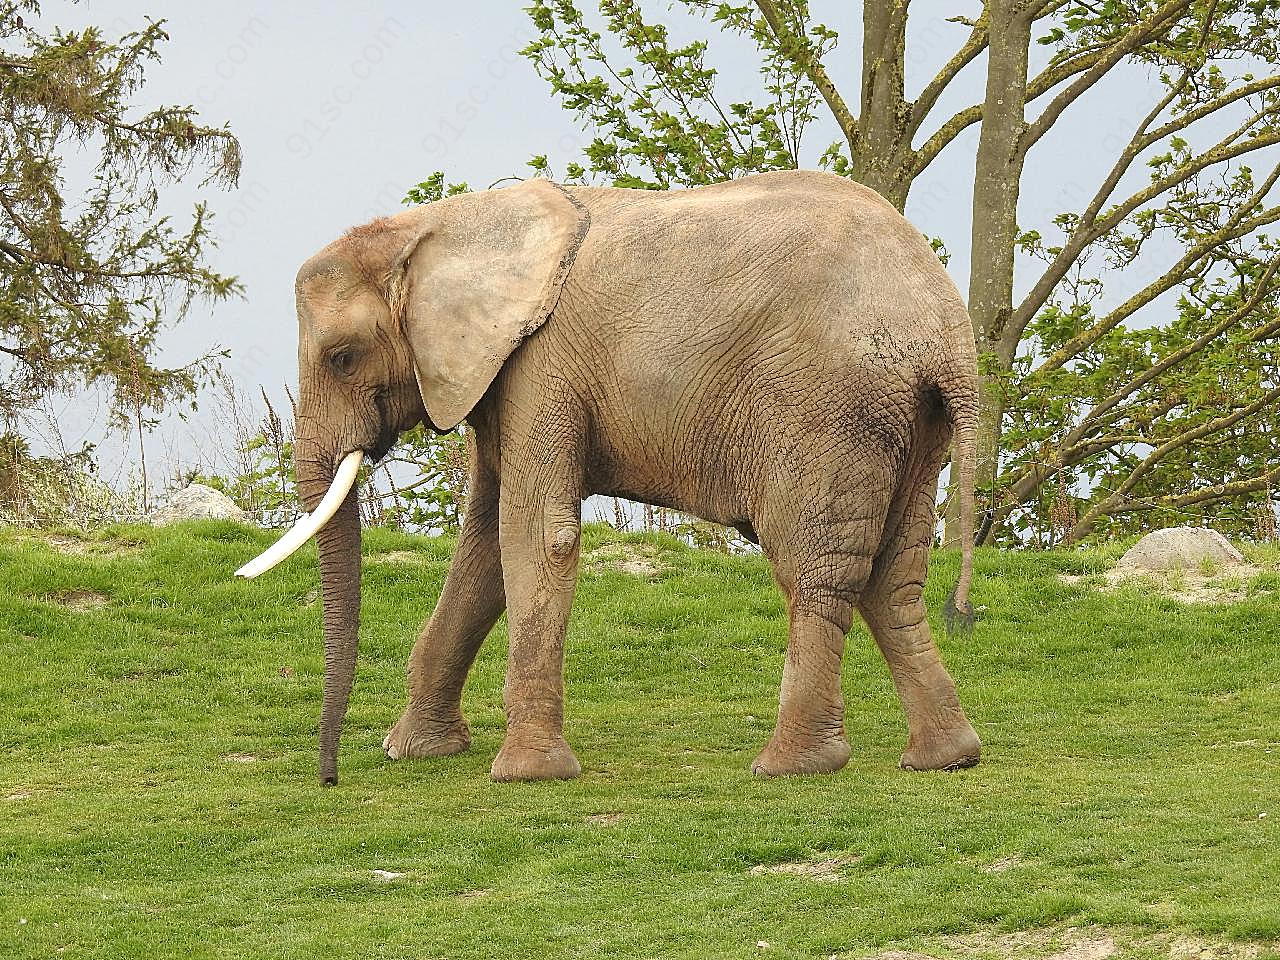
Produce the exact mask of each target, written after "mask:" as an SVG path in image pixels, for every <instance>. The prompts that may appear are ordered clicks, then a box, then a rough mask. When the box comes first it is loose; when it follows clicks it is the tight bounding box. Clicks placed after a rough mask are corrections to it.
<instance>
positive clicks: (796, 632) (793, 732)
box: [751, 577, 852, 777]
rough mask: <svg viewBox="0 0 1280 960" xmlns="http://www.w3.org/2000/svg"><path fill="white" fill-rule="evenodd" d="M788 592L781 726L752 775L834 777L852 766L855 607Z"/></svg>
mask: <svg viewBox="0 0 1280 960" xmlns="http://www.w3.org/2000/svg"><path fill="white" fill-rule="evenodd" d="M779 580H780V581H781V577H779ZM784 592H786V593H787V606H788V608H789V610H790V626H789V631H788V639H787V657H786V661H785V662H784V664H783V667H782V691H781V694H780V695H779V698H778V722H777V724H776V725H775V726H774V730H773V736H772V737H771V738H770V739H769V743H768V744H767V745H766V746H765V748H764V750H762V751H761V752H760V755H759V756H758V757H756V759H755V762H754V763H752V764H751V770H752V772H753V773H756V774H759V775H760V776H767V777H773V776H784V775H788V774H808V773H832V772H834V771H836V770H839V769H840V768H842V767H843V766H844V765H845V764H846V763H848V762H849V741H848V739H847V738H846V737H845V732H844V697H843V695H842V693H841V690H840V662H841V659H842V657H843V655H844V640H845V634H846V633H847V632H848V630H849V623H850V620H851V619H852V607H851V606H850V604H849V602H848V601H847V600H839V599H837V598H835V597H832V596H828V597H827V598H826V599H825V600H823V599H822V598H821V597H820V596H819V595H818V594H816V593H815V592H810V591H808V590H797V589H795V588H794V587H793V588H792V589H791V590H787V589H786V587H785V586H784Z"/></svg>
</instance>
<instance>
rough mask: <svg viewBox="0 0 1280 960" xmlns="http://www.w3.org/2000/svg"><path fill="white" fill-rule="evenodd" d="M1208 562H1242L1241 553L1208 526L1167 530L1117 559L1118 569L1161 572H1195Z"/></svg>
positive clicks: (1144, 539)
mask: <svg viewBox="0 0 1280 960" xmlns="http://www.w3.org/2000/svg"><path fill="white" fill-rule="evenodd" d="M1205 560H1209V561H1212V562H1215V563H1218V564H1222V565H1226V566H1235V565H1236V564H1242V563H1244V557H1242V556H1241V555H1240V551H1239V550H1237V549H1236V548H1235V547H1233V546H1232V545H1231V543H1230V542H1229V541H1228V540H1227V538H1226V537H1224V536H1223V535H1222V534H1220V533H1219V532H1218V531H1217V530H1210V529H1209V528H1208V527H1166V528H1165V529H1163V530H1155V531H1153V532H1151V533H1148V534H1147V535H1146V536H1145V537H1143V538H1142V539H1141V540H1139V541H1138V542H1137V543H1135V544H1134V545H1133V546H1132V547H1130V548H1129V550H1128V551H1127V552H1126V553H1125V555H1124V556H1123V557H1121V558H1120V564H1119V565H1120V566H1121V567H1128V568H1130V569H1135V570H1150V571H1159V572H1164V571H1168V570H1188V569H1190V570H1194V569H1195V568H1196V567H1198V566H1199V565H1200V564H1201V562H1203V561H1205Z"/></svg>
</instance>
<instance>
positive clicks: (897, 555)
mask: <svg viewBox="0 0 1280 960" xmlns="http://www.w3.org/2000/svg"><path fill="white" fill-rule="evenodd" d="M942 453H943V448H942V446H941V442H940V441H939V442H938V443H937V444H936V445H934V447H933V448H932V449H928V450H924V451H921V452H919V453H918V455H917V456H916V457H914V458H913V460H914V463H913V464H912V468H911V470H910V472H909V473H908V476H907V480H906V482H905V483H904V484H903V486H902V488H901V489H900V491H899V493H898V500H897V502H896V503H895V504H894V509H893V510H892V511H891V512H890V517H889V524H888V525H887V527H886V531H887V535H886V537H885V542H884V545H883V547H882V548H881V551H880V553H879V555H878V556H877V557H876V560H875V564H874V565H873V567H872V572H871V579H870V581H869V582H868V583H867V586H866V589H865V590H864V591H863V593H862V597H861V600H860V602H859V606H860V608H861V612H862V615H863V618H864V619H865V620H866V622H867V626H868V627H869V628H870V629H871V635H872V636H873V637H874V638H875V641H876V645H877V646H878V647H879V648H880V652H881V653H883V654H884V658H885V660H886V661H888V664H889V670H890V672H891V673H892V674H893V684H894V687H895V688H896V689H897V691H898V698H899V700H900V701H901V702H902V708H903V710H904V711H905V713H906V715H907V730H908V740H907V749H906V751H905V752H904V753H903V755H902V762H901V765H902V767H903V769H905V770H955V769H958V768H961V767H970V766H973V765H974V764H975V763H977V762H978V757H979V755H980V753H981V749H982V743H981V741H980V740H979V739H978V735H977V733H975V732H974V729H973V726H972V725H971V724H970V723H969V719H968V717H966V716H965V713H964V709H963V708H962V707H961V706H960V698H959V697H958V696H957V694H956V685H955V682H954V681H953V680H952V679H951V675H950V674H949V673H947V669H946V667H944V666H943V665H942V659H941V657H940V656H939V655H938V648H937V646H936V645H935V644H934V642H933V634H932V632H931V631H930V629H929V623H928V621H927V620H926V619H925V607H924V600H923V597H922V593H923V589H924V580H925V572H926V568H927V566H928V560H929V548H930V547H931V546H932V544H933V529H934V500H935V497H936V491H937V486H938V482H937V477H938V470H939V467H940V466H941V459H942Z"/></svg>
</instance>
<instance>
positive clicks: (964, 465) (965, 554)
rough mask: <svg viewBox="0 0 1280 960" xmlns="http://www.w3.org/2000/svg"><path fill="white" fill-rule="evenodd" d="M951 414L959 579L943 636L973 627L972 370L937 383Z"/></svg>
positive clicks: (974, 459) (975, 418) (974, 424)
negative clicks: (957, 518) (956, 502)
mask: <svg viewBox="0 0 1280 960" xmlns="http://www.w3.org/2000/svg"><path fill="white" fill-rule="evenodd" d="M940 388H941V392H942V397H943V401H944V403H945V404H946V407H947V412H948V414H949V415H950V417H951V433H952V446H951V481H952V496H954V497H956V498H957V500H958V502H959V506H960V579H959V580H958V581H957V582H956V588H955V590H954V591H953V592H952V594H951V598H950V599H949V600H948V601H947V605H946V607H945V608H943V619H944V621H945V623H946V627H947V635H948V636H954V635H955V634H957V633H969V632H971V631H972V630H973V604H972V603H971V602H970V600H969V589H970V587H972V586H973V540H974V470H975V464H976V462H977V458H978V395H977V390H976V383H975V382H974V377H973V374H972V372H970V373H969V374H968V375H966V376H963V377H957V378H955V379H954V380H952V381H951V382H949V383H947V382H944V383H943V384H941V385H940Z"/></svg>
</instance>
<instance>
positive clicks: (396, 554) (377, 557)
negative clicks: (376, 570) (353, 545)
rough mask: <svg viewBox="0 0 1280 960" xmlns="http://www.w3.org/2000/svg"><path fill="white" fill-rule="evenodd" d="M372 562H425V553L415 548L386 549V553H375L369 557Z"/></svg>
mask: <svg viewBox="0 0 1280 960" xmlns="http://www.w3.org/2000/svg"><path fill="white" fill-rule="evenodd" d="M369 559H370V560H372V561H373V562H374V563H407V564H418V563H426V562H427V558H426V556H425V555H423V554H421V553H418V552H417V551H416V550H388V551H387V552H386V553H375V554H374V555H373V556H371V557H370V558H369Z"/></svg>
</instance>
